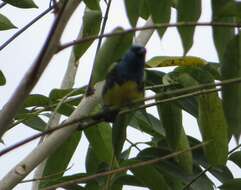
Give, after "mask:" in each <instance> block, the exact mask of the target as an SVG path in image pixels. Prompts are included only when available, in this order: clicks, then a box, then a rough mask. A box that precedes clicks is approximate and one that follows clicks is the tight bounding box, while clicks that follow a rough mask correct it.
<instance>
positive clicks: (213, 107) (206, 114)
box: [199, 93, 228, 166]
mask: <svg viewBox="0 0 241 190" xmlns="http://www.w3.org/2000/svg"><path fill="white" fill-rule="evenodd" d="M199 127H200V130H201V133H202V137H203V141H204V142H209V143H208V145H206V146H205V147H204V151H205V154H206V156H207V159H208V162H209V163H210V165H212V166H220V165H225V163H226V161H227V155H228V134H227V130H228V127H227V124H226V120H225V117H224V112H223V108H222V102H221V100H220V99H219V97H218V94H217V93H212V94H204V95H201V96H200V97H199Z"/></svg>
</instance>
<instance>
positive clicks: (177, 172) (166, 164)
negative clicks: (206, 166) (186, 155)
mask: <svg viewBox="0 0 241 190" xmlns="http://www.w3.org/2000/svg"><path fill="white" fill-rule="evenodd" d="M199 143H200V142H199ZM169 154H171V152H170V151H169V150H167V145H166V144H163V145H160V144H159V146H158V148H146V149H144V150H142V151H141V152H140V153H139V154H138V158H140V159H144V160H146V159H148V160H149V159H155V158H159V157H163V156H167V155H169ZM154 166H155V167H156V168H157V169H158V170H159V172H160V173H162V175H164V176H165V179H166V180H167V182H168V183H170V182H171V181H176V182H177V183H180V182H181V183H182V184H188V183H190V181H191V180H192V179H193V178H195V177H196V176H197V175H198V174H199V173H200V172H201V171H200V170H201V169H200V168H199V167H197V166H196V167H194V173H193V174H192V175H187V174H186V173H185V172H184V171H183V169H182V168H181V167H180V166H179V165H177V163H176V162H173V159H168V160H163V161H161V162H159V163H157V164H155V165H154ZM168 179H171V181H169V180H168ZM200 179H201V181H199V182H198V183H197V181H196V182H195V183H193V184H192V185H191V186H190V187H191V189H195V190H202V189H205V190H206V189H208V190H209V189H212V183H211V181H210V180H209V179H208V178H207V177H206V176H205V175H202V176H201V177H200ZM203 182H205V185H204V184H203V185H200V184H201V183H203ZM170 186H172V187H173V185H172V184H170ZM181 189H182V188H181Z"/></svg>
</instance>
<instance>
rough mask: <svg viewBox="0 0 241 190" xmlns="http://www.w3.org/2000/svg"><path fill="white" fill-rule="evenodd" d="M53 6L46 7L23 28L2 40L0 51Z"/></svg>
mask: <svg viewBox="0 0 241 190" xmlns="http://www.w3.org/2000/svg"><path fill="white" fill-rule="evenodd" d="M53 8H54V7H53V6H51V7H49V8H48V9H46V10H45V11H44V12H42V13H41V14H40V15H38V16H37V17H35V18H34V19H33V20H31V21H30V22H29V23H28V24H27V25H25V26H24V27H23V28H21V29H20V30H19V31H17V32H16V33H15V34H14V35H13V36H12V37H10V38H9V39H8V40H7V41H6V42H4V43H3V44H2V45H1V46H0V51H1V50H3V49H4V48H5V47H6V46H7V45H8V44H10V43H11V42H12V41H13V40H14V39H15V38H17V37H18V36H19V35H20V34H22V33H23V32H24V31H25V30H27V29H28V28H29V27H30V26H32V25H33V24H34V23H35V22H37V21H38V20H39V19H41V18H42V17H43V16H44V15H46V14H47V13H49V12H50V11H51V10H52V9H53Z"/></svg>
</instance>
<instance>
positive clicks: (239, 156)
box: [228, 151, 241, 168]
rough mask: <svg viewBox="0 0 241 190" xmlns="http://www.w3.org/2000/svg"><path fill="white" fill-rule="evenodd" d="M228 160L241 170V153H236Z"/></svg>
mask: <svg viewBox="0 0 241 190" xmlns="http://www.w3.org/2000/svg"><path fill="white" fill-rule="evenodd" d="M228 159H229V160H231V161H232V162H234V163H235V164H237V166H239V167H240V168H241V151H237V152H234V153H233V154H231V155H230V156H229V158H228Z"/></svg>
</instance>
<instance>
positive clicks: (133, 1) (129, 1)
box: [124, 0, 141, 27]
mask: <svg viewBox="0 0 241 190" xmlns="http://www.w3.org/2000/svg"><path fill="white" fill-rule="evenodd" d="M124 2H125V8H126V12H127V16H128V19H129V22H130V24H131V26H132V27H135V26H136V23H137V20H138V17H139V14H140V8H141V2H140V0H125V1H124Z"/></svg>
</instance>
